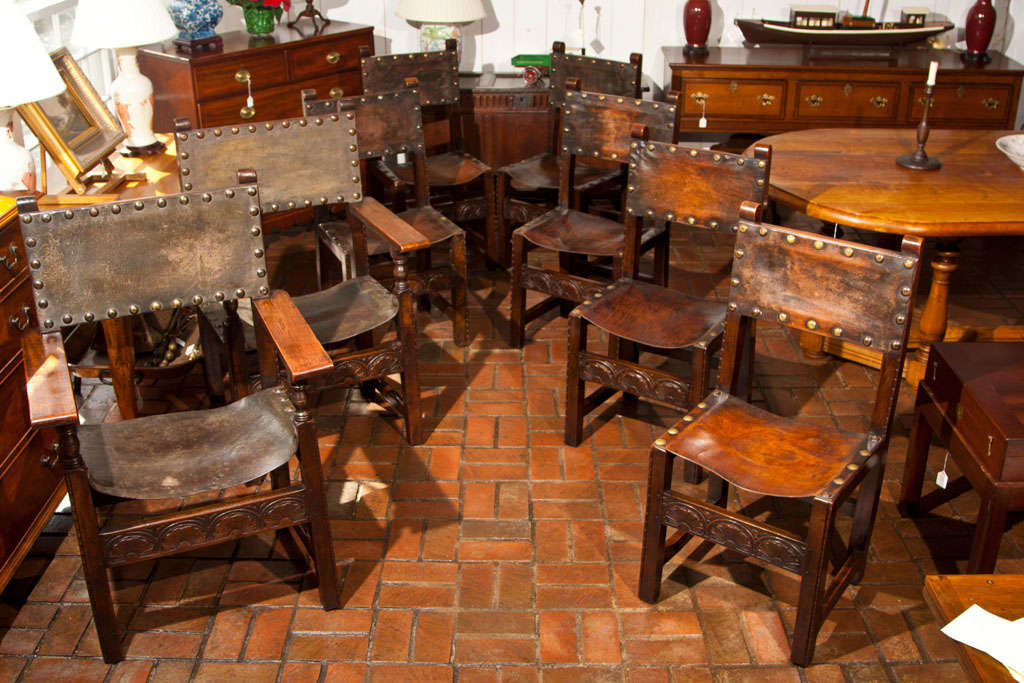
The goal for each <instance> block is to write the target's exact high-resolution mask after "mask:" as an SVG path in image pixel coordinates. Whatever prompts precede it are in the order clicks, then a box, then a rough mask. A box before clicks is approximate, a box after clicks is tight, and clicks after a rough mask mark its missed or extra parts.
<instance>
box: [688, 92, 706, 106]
mask: <svg viewBox="0 0 1024 683" xmlns="http://www.w3.org/2000/svg"><path fill="white" fill-rule="evenodd" d="M690 99H691V100H693V101H694V102H696V103H697V104H704V103H705V102H707V101H708V100H710V99H711V95H709V94H707V93H706V92H700V91H697V92H695V93H690Z"/></svg>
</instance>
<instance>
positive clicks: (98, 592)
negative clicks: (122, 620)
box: [58, 426, 124, 664]
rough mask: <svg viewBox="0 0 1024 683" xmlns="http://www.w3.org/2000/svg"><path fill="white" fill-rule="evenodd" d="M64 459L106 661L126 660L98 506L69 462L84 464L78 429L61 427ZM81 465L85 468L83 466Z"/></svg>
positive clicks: (82, 475)
mask: <svg viewBox="0 0 1024 683" xmlns="http://www.w3.org/2000/svg"><path fill="white" fill-rule="evenodd" d="M58 431H59V432H60V444H61V449H60V453H61V462H62V464H63V465H64V467H65V478H64V480H65V483H66V484H67V487H68V494H69V495H70V496H71V510H72V513H73V515H74V519H75V531H76V536H77V537H78V550H79V553H81V556H82V571H83V572H84V574H85V585H86V588H87V589H88V591H89V603H90V604H91V605H92V616H93V619H94V620H95V621H96V635H97V636H98V637H99V641H100V651H101V652H102V653H103V661H105V662H106V663H107V664H114V663H116V662H119V661H121V660H122V659H124V650H123V649H122V648H121V630H120V628H118V625H117V615H116V614H115V612H114V595H113V592H112V591H111V590H110V581H109V580H108V578H107V567H106V564H105V563H104V562H103V550H102V547H103V546H102V545H101V544H100V534H99V523H98V521H97V517H96V507H95V506H94V505H93V502H92V491H91V490H90V488H89V479H88V475H87V474H86V472H85V470H84V469H71V468H70V467H71V466H70V465H69V463H74V462H76V461H77V462H78V463H81V462H82V461H81V457H80V456H79V454H78V436H77V435H76V433H75V428H74V427H73V426H72V427H60V428H59V430H58ZM81 467H84V465H82V466H81Z"/></svg>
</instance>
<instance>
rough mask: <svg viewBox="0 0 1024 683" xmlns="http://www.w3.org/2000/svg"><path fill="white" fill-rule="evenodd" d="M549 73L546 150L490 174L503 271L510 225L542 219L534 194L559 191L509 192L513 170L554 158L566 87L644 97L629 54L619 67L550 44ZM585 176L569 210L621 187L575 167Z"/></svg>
mask: <svg viewBox="0 0 1024 683" xmlns="http://www.w3.org/2000/svg"><path fill="white" fill-rule="evenodd" d="M550 73H551V77H550V82H549V84H548V106H549V108H550V113H549V119H550V126H551V127H550V130H549V131H548V137H549V140H550V141H551V146H550V149H549V150H548V151H547V152H543V153H542V154H538V155H535V156H532V157H530V158H528V159H524V160H522V161H518V162H516V163H514V164H509V165H507V166H503V167H501V168H497V169H494V170H493V171H492V172H491V179H490V184H491V185H493V188H494V189H493V190H492V194H493V197H494V202H493V204H492V206H491V210H490V214H489V216H488V231H489V233H490V234H491V235H495V236H496V237H495V240H496V244H497V245H498V247H499V254H500V255H501V258H500V261H501V265H503V266H505V267H508V266H509V265H510V264H511V246H510V242H511V239H512V230H511V228H510V223H513V222H515V223H520V224H522V223H526V222H528V221H530V220H532V219H534V218H536V217H538V216H540V215H542V214H543V213H544V212H545V211H547V210H548V209H549V208H550V206H551V202H550V198H548V199H547V200H545V201H544V202H543V203H537V202H538V201H539V200H540V199H541V198H540V197H539V196H537V195H538V193H547V194H548V195H550V193H551V192H552V191H557V190H558V187H557V186H548V185H547V184H546V183H544V182H542V181H540V180H539V179H538V180H537V181H535V183H537V186H536V187H535V188H534V190H533V191H532V192H529V193H527V195H528V196H525V197H524V199H518V198H516V197H515V196H514V195H515V194H517V193H516V192H514V190H513V188H512V176H511V173H512V172H513V169H514V167H516V166H528V165H530V164H537V163H542V162H543V161H545V160H554V159H555V158H556V157H559V155H560V148H561V142H560V141H561V138H562V132H563V131H562V128H563V126H562V106H563V105H564V104H565V101H566V92H567V90H568V89H569V87H570V86H571V85H573V84H574V83H578V84H579V85H580V87H581V88H583V89H586V90H588V91H591V92H600V93H604V94H605V95H614V96H617V97H624V98H629V99H633V100H639V99H640V97H641V95H642V93H643V55H641V54H640V53H638V52H634V53H632V54H630V56H629V61H628V62H618V61H614V60H610V59H601V58H599V57H584V56H580V55H570V54H566V52H565V43H564V42H562V41H555V42H554V43H553V44H552V46H551V69H550ZM678 125H679V124H678V122H676V123H675V130H678ZM674 135H676V133H674ZM673 139H675V138H673ZM585 171H590V173H589V174H587V175H586V176H583V175H580V177H579V178H574V180H575V181H576V186H575V187H574V188H573V191H574V196H573V200H572V202H573V203H572V206H573V208H578V209H580V210H586V203H587V199H588V198H589V197H590V195H592V194H595V193H598V192H602V191H606V190H608V191H610V190H611V189H613V188H614V187H615V183H616V182H617V181H618V182H620V183H621V181H622V180H623V178H622V175H621V174H620V173H616V172H615V171H613V170H605V169H596V168H594V167H591V166H586V165H580V166H578V167H577V169H576V174H582V173H583V172H585Z"/></svg>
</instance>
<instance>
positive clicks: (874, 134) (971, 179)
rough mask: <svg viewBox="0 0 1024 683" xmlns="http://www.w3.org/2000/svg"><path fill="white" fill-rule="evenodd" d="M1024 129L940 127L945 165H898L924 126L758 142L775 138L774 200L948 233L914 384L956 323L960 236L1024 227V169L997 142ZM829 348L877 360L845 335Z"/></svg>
mask: <svg viewBox="0 0 1024 683" xmlns="http://www.w3.org/2000/svg"><path fill="white" fill-rule="evenodd" d="M1014 132H1015V131H977V130H933V131H931V135H930V136H929V138H928V144H927V146H926V150H927V152H928V156H930V157H933V158H936V159H938V160H939V161H941V162H942V168H940V169H939V170H937V171H912V170H909V169H906V168H903V167H901V166H898V165H897V164H896V157H897V156H899V155H901V154H906V153H909V152H912V151H913V150H914V149H915V147H916V131H914V130H910V129H908V130H895V129H864V128H827V129H813V130H802V131H795V132H791V133H782V134H780V135H773V136H771V137H767V138H763V139H762V140H759V141H758V144H768V145H771V146H772V168H771V186H770V188H769V197H770V198H771V199H773V200H775V201H777V202H779V203H781V204H784V205H786V206H788V207H791V208H793V209H796V210H797V211H800V212H802V213H805V214H807V215H808V216H812V217H814V218H819V219H821V220H823V221H828V222H834V223H839V224H840V225H847V226H852V227H855V228H862V229H865V230H874V231H878V232H885V233H891V234H896V235H918V236H920V237H924V238H928V239H936V240H938V254H937V257H936V258H935V260H934V261H932V263H931V267H932V285H931V289H930V291H929V292H928V298H927V300H926V302H925V306H924V312H923V313H922V315H921V318H920V322H919V330H920V332H919V346H918V351H917V353H916V354H915V358H914V359H913V362H909V363H908V368H907V378H908V379H909V380H911V381H912V382H913V383H914V384H916V383H917V380H918V379H919V378H920V376H921V374H922V373H923V372H924V362H926V361H927V357H928V347H929V345H930V344H931V343H932V342H936V341H942V339H943V337H944V335H945V332H946V325H947V303H948V294H949V284H950V280H951V278H952V275H953V272H954V271H955V270H956V268H957V260H958V257H959V252H958V251H957V249H956V242H955V240H956V239H957V238H962V237H972V236H982V235H987V236H992V235H1024V171H1021V170H1020V169H1019V168H1017V166H1015V165H1014V164H1013V163H1012V162H1011V161H1010V160H1009V159H1007V158H1006V156H1004V155H1003V154H1002V152H1000V151H999V150H998V149H997V148H996V146H995V141H996V139H997V138H999V137H1001V136H1003V135H1010V134H1013V133H1014ZM748 151H749V150H748ZM808 350H809V351H813V350H814V349H813V348H808ZM829 351H832V352H838V355H842V356H844V357H848V358H851V359H854V360H861V361H867V362H870V361H871V360H872V359H871V358H869V357H867V356H865V354H864V352H863V350H859V349H854V348H852V347H848V346H845V345H842V344H839V345H835V344H832V343H831V342H830V344H829ZM908 360H909V359H908Z"/></svg>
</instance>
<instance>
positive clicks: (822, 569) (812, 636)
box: [789, 500, 835, 666]
mask: <svg viewBox="0 0 1024 683" xmlns="http://www.w3.org/2000/svg"><path fill="white" fill-rule="evenodd" d="M834 522H835V506H833V505H832V504H831V503H826V502H823V501H820V500H815V501H814V502H813V503H812V509H811V521H810V531H809V533H808V537H807V557H806V560H805V562H804V572H803V578H802V580H801V581H800V601H799V603H798V604H797V611H796V626H795V627H794V628H793V646H792V649H791V651H790V657H789V658H790V661H791V662H793V664H796V665H797V666H807V665H808V664H810V663H811V660H813V659H814V645H815V640H816V639H817V636H818V629H819V628H820V627H821V620H822V616H823V615H822V614H821V611H822V600H824V598H825V588H826V582H827V580H828V566H829V541H830V539H831V538H832V525H833V523H834Z"/></svg>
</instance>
